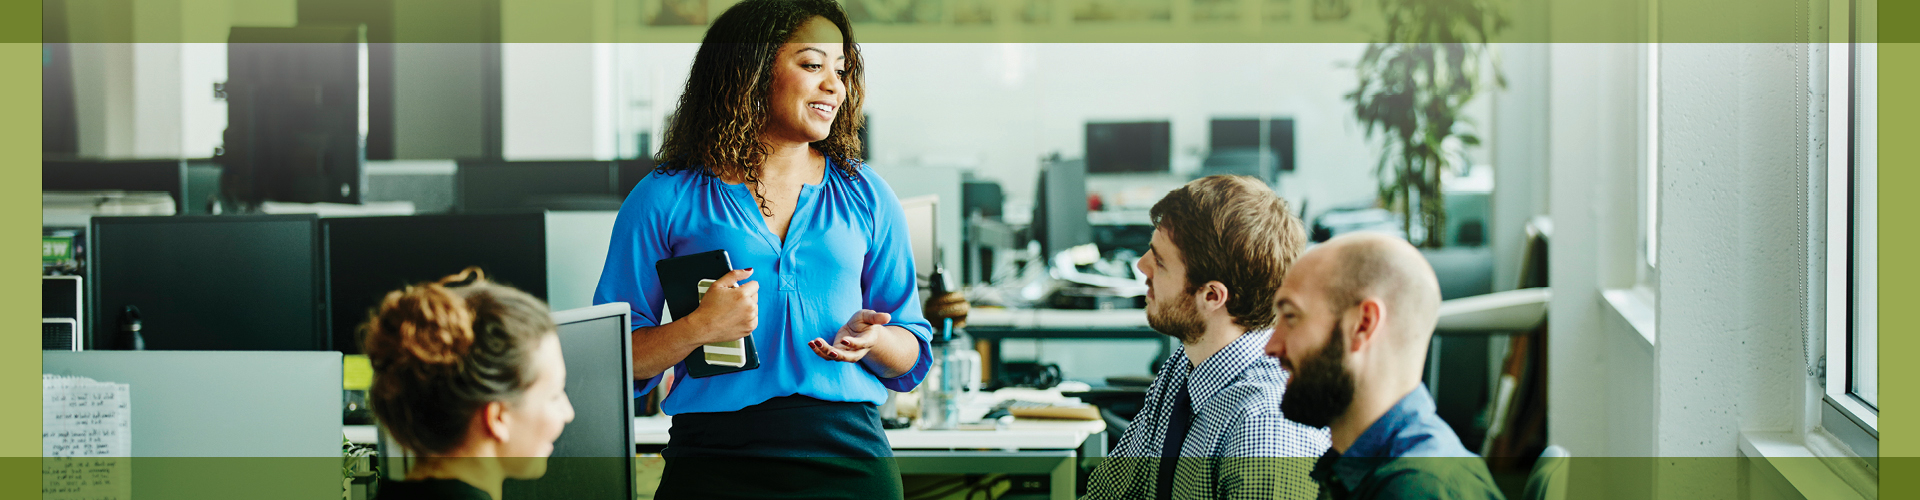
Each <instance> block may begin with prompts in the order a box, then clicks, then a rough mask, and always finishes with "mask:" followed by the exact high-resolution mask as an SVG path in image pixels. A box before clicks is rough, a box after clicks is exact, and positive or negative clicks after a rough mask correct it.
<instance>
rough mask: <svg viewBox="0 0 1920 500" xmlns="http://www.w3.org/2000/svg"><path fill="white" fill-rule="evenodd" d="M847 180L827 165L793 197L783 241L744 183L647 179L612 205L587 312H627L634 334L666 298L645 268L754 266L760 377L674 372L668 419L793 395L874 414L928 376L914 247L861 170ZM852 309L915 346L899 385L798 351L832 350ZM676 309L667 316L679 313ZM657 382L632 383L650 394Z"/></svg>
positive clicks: (691, 175) (896, 204)
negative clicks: (719, 256)
mask: <svg viewBox="0 0 1920 500" xmlns="http://www.w3.org/2000/svg"><path fill="white" fill-rule="evenodd" d="M858 174H859V175H858V176H857V177H855V178H851V179H850V178H848V177H847V176H846V175H845V174H844V173H842V171H841V170H840V168H839V167H837V166H834V165H831V164H830V165H829V166H828V167H827V172H826V174H825V175H823V176H822V179H821V181H820V183H818V184H806V185H803V186H802V187H801V188H800V197H799V199H798V203H797V204H796V205H797V206H796V208H795V209H794V212H793V220H792V222H791V223H789V225H788V226H787V235H786V238H785V239H784V240H782V239H781V238H780V237H779V236H775V235H774V234H773V232H772V231H771V230H769V229H768V228H767V224H766V222H765V221H764V220H763V218H762V216H761V214H760V204H759V202H758V201H756V200H755V199H754V196H753V193H752V192H751V191H750V188H748V187H747V186H745V185H741V184H728V183H725V182H721V181H720V179H719V178H716V177H713V176H709V175H707V174H705V173H704V171H700V170H693V171H687V170H682V171H674V172H662V171H659V170H655V171H654V172H653V173H652V174H649V175H647V176H646V177H645V178H643V179H641V180H640V183H639V184H638V185H636V186H634V188H633V192H632V193H631V194H629V195H627V199H626V202H625V203H622V204H621V205H620V213H619V214H618V215H617V216H615V218H614V222H613V238H612V242H611V243H610V244H609V247H608V249H607V263H606V268H605V269H604V270H603V271H601V273H600V286H599V288H598V289H596V290H594V294H593V303H595V304H604V303H608V302H626V303H628V304H630V305H632V307H633V327H634V328H642V327H650V326H657V325H659V324H660V317H661V316H660V314H661V308H662V304H663V302H664V300H665V299H664V297H663V295H662V292H661V289H660V278H659V277H658V276H657V275H656V273H655V272H654V262H657V261H659V260H660V259H665V258H669V257H677V256H681V255H691V254H696V253H701V252H706V251H711V250H726V251H727V256H728V258H730V259H731V261H732V264H733V268H734V269H746V268H753V269H754V271H753V276H752V277H750V278H748V279H747V281H758V282H760V302H759V306H760V308H759V311H760V318H759V327H758V328H755V329H754V331H753V334H752V335H753V342H754V347H755V349H756V351H758V354H759V357H760V367H759V368H756V369H752V370H745V371H739V372H733V373H727V374H722V375H714V376H711V377H702V378H688V377H687V376H686V365H685V363H684V362H682V363H680V364H676V365H675V366H674V368H673V369H674V381H675V383H674V388H673V392H672V394H671V395H669V396H668V397H667V400H666V402H665V403H664V404H663V408H662V409H663V410H665V411H666V413H668V414H679V413H691V412H725V411H735V410H739V409H741V408H745V407H747V406H751V405H754V404H758V403H760V402H763V401H766V400H768V399H772V398H776V397H781V396H790V395H795V394H798V395H801V396H808V397H812V398H815V399H820V400H823V401H846V402H867V403H873V404H875V405H879V404H882V403H885V402H886V400H887V391H888V390H894V391H900V392H906V391H909V390H912V389H913V388H914V386H916V385H919V383H920V380H921V379H922V378H923V377H925V376H926V373H927V368H928V367H929V366H931V363H930V361H929V360H928V357H929V356H930V354H929V352H930V349H929V346H928V344H927V340H928V339H929V338H931V333H932V328H931V325H929V324H928V322H927V320H926V318H925V317H924V316H922V315H921V312H920V300H919V297H918V294H917V292H916V290H915V288H916V284H915V278H914V267H913V251H912V243H911V242H910V241H909V240H908V236H907V223H906V215H905V212H904V211H903V210H902V209H901V206H900V200H899V198H897V197H895V195H894V194H893V188H891V187H889V186H888V185H887V183H886V181H884V180H881V179H880V176H879V175H877V174H875V173H873V170H872V169H869V168H867V167H866V166H865V165H861V166H860V169H859V170H858ZM861 309H872V310H875V311H879V312H884V313H888V314H890V315H892V322H891V323H888V324H889V325H891V326H899V327H902V328H906V329H907V331H909V332H913V335H914V337H915V338H917V339H918V340H919V344H920V346H919V349H920V353H919V359H918V360H917V361H915V362H914V365H913V368H912V369H911V370H908V371H907V373H905V374H902V375H900V376H898V377H894V378H888V379H882V378H879V376H877V375H875V374H874V373H872V372H869V371H867V370H866V369H865V368H863V365H862V364H860V363H847V362H841V361H829V360H826V359H822V358H821V357H820V356H819V355H817V354H814V352H813V349H812V348H811V347H808V346H807V342H808V341H811V340H813V339H816V338H817V339H825V340H827V341H832V340H833V336H834V334H835V333H836V332H838V331H839V330H840V327H841V326H842V325H844V324H846V322H847V319H848V318H851V317H852V316H853V314H854V313H855V312H857V311H859V310H861ZM677 313H678V312H677V311H676V315H677ZM659 379H660V377H658V376H656V377H653V378H651V379H648V380H645V381H642V382H637V383H636V384H635V386H636V387H635V389H636V391H635V392H636V393H642V392H645V391H648V390H651V389H652V388H653V386H654V385H655V384H657V383H659Z"/></svg>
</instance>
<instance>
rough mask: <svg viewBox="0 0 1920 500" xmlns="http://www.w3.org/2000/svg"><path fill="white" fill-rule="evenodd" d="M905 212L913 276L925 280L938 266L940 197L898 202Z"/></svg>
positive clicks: (919, 197)
mask: <svg viewBox="0 0 1920 500" xmlns="http://www.w3.org/2000/svg"><path fill="white" fill-rule="evenodd" d="M900 208H901V209H903V210H904V211H905V212H906V217H907V239H908V240H909V241H911V242H912V243H913V274H914V277H915V278H916V279H927V277H928V276H932V275H933V270H934V268H935V267H937V266H939V264H940V231H939V226H940V209H939V208H940V195H937V194H930V195H926V196H915V197H912V198H907V199H904V200H900Z"/></svg>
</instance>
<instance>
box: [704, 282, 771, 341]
mask: <svg viewBox="0 0 1920 500" xmlns="http://www.w3.org/2000/svg"><path fill="white" fill-rule="evenodd" d="M749 276H753V268H751V267H749V268H746V269H735V270H733V271H729V272H727V274H726V275H725V276H721V277H720V279H718V280H715V281H714V282H713V286H711V287H708V288H707V294H706V296H705V297H701V298H700V308H699V309H694V310H693V314H691V315H689V317H688V318H687V319H690V320H694V322H693V323H694V324H696V325H700V326H701V328H699V329H698V335H699V337H698V338H696V339H694V340H695V341H696V342H698V343H701V344H708V343H713V342H726V341H729V340H738V339H741V338H744V337H746V336H748V335H752V334H753V330H754V329H755V328H758V327H759V326H760V282H758V281H748V282H745V283H742V282H740V280H744V279H747V277H749Z"/></svg>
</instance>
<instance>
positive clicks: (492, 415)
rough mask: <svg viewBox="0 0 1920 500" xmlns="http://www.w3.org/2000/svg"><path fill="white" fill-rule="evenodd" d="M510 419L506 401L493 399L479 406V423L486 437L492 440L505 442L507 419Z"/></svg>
mask: <svg viewBox="0 0 1920 500" xmlns="http://www.w3.org/2000/svg"><path fill="white" fill-rule="evenodd" d="M510 419H511V417H510V416H508V415H507V404H506V403H502V402H499V401H494V402H490V403H487V405H486V406H482V407H480V425H481V426H482V427H483V428H484V430H485V431H486V433H487V437H490V438H493V439H494V440H497V441H499V442H502V443H505V442H507V427H508V426H507V421H508V420H510Z"/></svg>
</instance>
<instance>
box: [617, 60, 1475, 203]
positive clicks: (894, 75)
mask: <svg viewBox="0 0 1920 500" xmlns="http://www.w3.org/2000/svg"><path fill="white" fill-rule="evenodd" d="M861 47H862V49H864V50H865V57H866V61H867V67H868V73H867V80H866V86H867V92H868V94H867V99H866V111H867V112H868V114H869V115H870V116H871V117H872V120H873V129H872V132H871V134H872V137H871V138H872V141H873V145H874V151H875V153H876V154H875V155H874V157H873V158H871V160H872V161H873V162H874V163H875V164H880V165H893V166H898V167H911V166H915V165H940V166H966V167H972V168H974V169H975V170H976V173H977V174H978V175H979V176H981V177H986V178H992V179H996V180H998V181H1000V182H1001V185H1002V187H1003V188H1004V190H1005V192H1006V193H1007V196H1008V197H1009V204H1010V205H1021V204H1025V203H1030V200H1031V198H1032V196H1033V189H1034V182H1035V179H1036V176H1037V175H1038V172H1039V170H1038V166H1039V158H1040V157H1041V156H1043V155H1046V154H1048V153H1053V152H1058V153H1060V154H1062V155H1064V156H1066V157H1079V156H1081V155H1082V154H1083V151H1082V149H1083V148H1084V146H1083V143H1082V141H1083V134H1084V130H1085V129H1084V124H1085V123H1086V122H1087V121H1089V120H1132V119H1143V120H1170V121H1171V122H1172V125H1173V148H1172V150H1173V160H1172V161H1173V168H1174V170H1175V171H1176V172H1179V173H1185V172H1188V171H1192V170H1195V169H1197V168H1198V167H1199V163H1200V161H1201V159H1202V158H1201V156H1200V155H1201V154H1203V152H1204V150H1205V149H1206V144H1207V138H1208V120H1209V119H1211V118H1212V117H1216V116H1218V117H1257V116H1263V115H1264V116H1272V117H1293V118H1294V119H1295V120H1296V127H1297V128H1296V133H1297V134H1298V136H1297V139H1296V145H1297V146H1296V154H1297V158H1298V164H1299V166H1300V167H1299V168H1300V170H1299V171H1298V172H1296V173H1293V174H1289V175H1285V176H1283V177H1282V178H1281V180H1280V182H1279V184H1280V193H1281V195H1282V196H1285V197H1287V198H1288V199H1289V200H1291V201H1293V202H1295V203H1298V202H1300V201H1301V200H1307V201H1309V202H1310V203H1311V207H1310V208H1311V209H1312V210H1313V211H1314V212H1316V213H1317V212H1319V211H1321V210H1324V209H1326V208H1330V207H1332V206H1335V205H1340V204H1348V203H1355V202H1360V203H1365V202H1368V201H1371V200H1372V199H1373V196H1374V192H1375V191H1374V181H1373V179H1374V176H1373V164H1374V159H1375V158H1376V157H1377V155H1378V149H1377V148H1376V146H1375V145H1373V144H1372V143H1370V142H1368V141H1366V140H1365V138H1364V137H1363V135H1362V133H1361V130H1360V128H1359V126H1358V125H1357V124H1356V123H1355V121H1354V119H1353V113H1352V108H1351V105H1350V104H1348V103H1347V102H1346V101H1344V100H1343V99H1342V96H1343V95H1344V94H1345V93H1346V92H1349V91H1351V90H1352V88H1353V86H1354V85H1355V81H1356V77H1355V76H1354V73H1353V70H1352V68H1351V67H1350V66H1351V65H1352V63H1353V62H1354V61H1355V60H1356V59H1357V58H1358V57H1359V55H1360V51H1361V49H1362V47H1363V46H1362V45H1358V44H1265V45H1261V44H1253V45H1242V44H1150V45H1133V44H931V43H911V44H907V43H901V44H889V43H871V44H862V46H861ZM695 50H697V46H695V45H693V44H644V45H640V44H623V45H621V46H620V48H619V56H618V57H617V59H618V60H619V61H620V62H621V64H622V65H623V68H622V70H621V71H622V73H621V77H620V78H621V83H620V88H621V92H622V93H624V95H626V96H632V97H623V98H621V102H627V103H633V102H644V103H645V104H644V109H642V106H641V105H638V104H629V105H630V106H631V107H630V108H628V109H633V110H634V111H636V112H638V113H642V114H645V115H647V116H648V117H649V118H648V119H628V120H623V121H622V125H621V127H622V128H623V129H626V128H628V127H647V128H650V129H651V130H654V131H655V135H654V137H655V143H656V144H655V146H656V147H657V145H658V140H659V133H658V131H659V130H660V128H659V123H660V121H659V119H658V117H664V116H665V115H666V114H668V113H670V112H672V111H673V107H674V106H675V104H676V101H677V99H678V97H679V95H680V90H681V87H682V86H683V85H684V84H685V82H686V76H687V67H688V65H689V64H690V63H691V61H692V59H693V53H694V51H695ZM1489 95H1491V94H1489ZM1491 101H1492V99H1491V98H1483V99H1480V100H1479V101H1478V104H1477V105H1476V106H1474V107H1473V109H1471V110H1470V115H1472V116H1473V117H1475V119H1476V120H1478V121H1479V122H1480V123H1483V124H1486V123H1490V122H1491V121H1492V120H1491V115H1492V109H1491ZM1482 132H1483V134H1484V133H1485V132H1486V130H1482ZM623 133H625V132H624V131H623ZM1482 157H1485V156H1484V155H1482Z"/></svg>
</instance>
